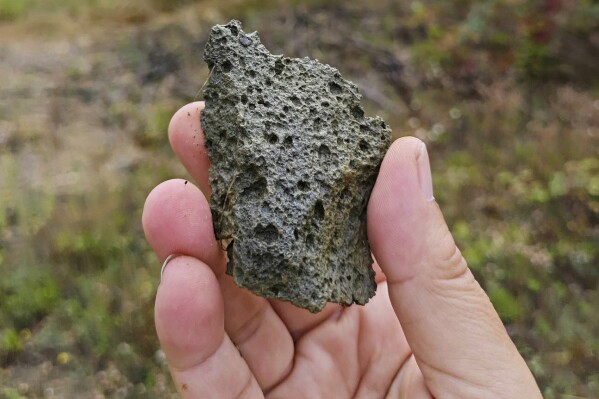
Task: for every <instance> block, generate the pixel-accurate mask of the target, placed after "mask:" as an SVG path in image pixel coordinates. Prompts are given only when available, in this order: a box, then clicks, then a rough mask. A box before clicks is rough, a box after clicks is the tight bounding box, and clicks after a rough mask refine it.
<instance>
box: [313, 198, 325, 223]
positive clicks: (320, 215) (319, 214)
mask: <svg viewBox="0 0 599 399" xmlns="http://www.w3.org/2000/svg"><path fill="white" fill-rule="evenodd" d="M314 217H315V218H316V219H318V220H322V219H324V205H323V204H322V201H320V200H318V201H316V205H315V206H314Z"/></svg>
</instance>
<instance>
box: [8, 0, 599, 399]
mask: <svg viewBox="0 0 599 399" xmlns="http://www.w3.org/2000/svg"><path fill="white" fill-rule="evenodd" d="M598 10H599V9H598V8H597V6H596V5H595V4H594V3H593V2H584V1H583V2H577V3H576V4H573V3H572V4H570V3H569V4H567V5H564V6H563V7H562V8H561V9H560V10H559V11H557V12H556V13H555V14H544V13H543V12H541V11H540V10H538V9H536V8H535V6H534V4H533V3H532V2H528V1H517V2H508V1H504V0H498V1H494V2H483V3H481V2H471V1H463V0H459V1H458V0H454V1H449V2H445V3H438V2H432V1H418V2H411V3H410V4H407V3H406V4H405V5H403V4H402V5H397V4H396V2H391V1H389V2H386V1H382V2H374V1H372V2H371V1H366V2H363V3H360V4H352V5H350V4H341V3H340V4H338V5H337V6H335V7H331V6H329V5H326V4H324V3H323V2H319V1H310V2H308V3H303V2H295V1H293V2H285V1H272V2H269V3H268V7H265V6H264V3H260V2H239V1H232V0H231V1H230V0H227V1H221V2H213V1H205V2H202V3H201V4H196V3H189V2H186V1H177V2H164V1H161V0H154V1H151V2H146V3H142V2H134V1H128V2H115V1H112V0H98V1H86V2H76V1H70V0H69V1H58V0H51V1H42V0H23V1H22V2H18V1H17V2H14V1H3V0H0V29H1V30H2V32H3V35H2V39H1V40H0V45H2V46H8V47H9V48H10V49H11V51H7V52H6V53H5V54H6V56H5V58H4V59H3V63H2V64H0V94H2V95H0V143H1V145H2V146H3V148H6V149H7V150H6V151H2V152H0V271H1V272H2V275H3V276H5V278H3V279H2V280H0V307H1V310H2V311H1V312H0V385H1V386H3V388H2V390H0V398H41V397H48V396H50V397H52V395H51V394H53V395H54V396H56V397H101V396H103V397H131V398H133V397H142V398H155V397H156V398H158V397H160V398H163V397H175V396H174V390H173V387H172V385H171V384H170V382H169V381H170V380H169V377H168V371H167V369H166V366H165V360H164V356H163V354H162V353H161V352H160V350H159V347H158V344H157V340H156V337H155V333H154V328H153V319H152V311H153V300H154V295H155V291H156V285H157V283H158V274H159V265H158V264H157V261H156V260H155V259H154V256H153V254H152V253H151V251H150V249H149V247H148V245H147V244H146V242H145V240H144V238H143V233H142V231H141V226H140V216H141V209H142V206H143V201H144V199H145V196H146V194H147V193H148V192H149V191H150V190H151V189H152V188H153V187H154V185H156V184H157V183H158V182H160V181H162V180H164V179H167V178H170V177H173V176H186V174H185V172H184V171H183V169H182V167H181V166H180V165H178V163H177V162H176V161H175V160H174V155H173V154H172V152H171V151H170V149H169V148H168V140H167V137H166V134H165V131H166V127H167V125H168V121H169V118H170V115H171V114H172V113H173V112H174V111H175V110H176V109H177V108H178V107H179V106H180V105H182V104H184V103H185V102H187V101H191V100H192V99H194V98H195V96H196V94H197V90H198V89H199V87H200V86H201V85H202V84H203V82H204V81H205V78H206V75H207V73H208V70H207V68H205V67H204V66H202V62H201V61H200V58H201V50H202V45H203V40H205V37H206V34H207V29H208V28H209V27H210V26H211V24H213V23H216V22H222V21H223V20H225V19H227V18H229V17H238V18H241V19H242V20H243V21H244V22H245V23H246V25H247V26H248V27H249V29H259V30H260V31H261V33H262V37H263V41H264V42H265V44H266V45H267V46H268V47H269V48H271V49H272V50H273V51H274V52H279V53H285V54H288V55H301V56H303V55H311V56H317V57H318V58H319V59H321V60H322V61H324V62H327V63H329V64H331V65H334V66H336V67H339V69H340V70H341V71H342V73H343V74H344V75H346V76H349V77H351V78H352V79H353V80H354V81H356V82H357V83H358V84H360V85H361V86H362V87H365V88H366V89H367V90H363V92H364V93H365V101H366V106H367V109H368V110H369V112H371V113H377V114H380V115H382V116H384V117H385V119H386V120H387V121H388V122H389V123H390V124H391V125H392V127H393V130H394V132H395V135H396V136H400V135H407V134H410V135H416V136H418V137H420V138H422V139H424V140H425V141H427V145H428V147H429V152H430V154H431V160H432V163H433V171H434V176H433V178H434V183H435V196H436V198H437V200H438V202H439V203H440V205H441V207H442V209H443V211H444V214H445V216H446V219H447V221H448V224H449V225H450V228H451V230H452V232H453V234H454V236H455V238H456V241H457V242H458V244H459V246H460V248H461V249H462V252H463V254H464V256H465V257H466V259H467V260H468V262H469V264H470V267H471V268H472V270H473V271H474V273H475V275H476V276H477V278H478V279H479V281H480V282H481V284H482V285H483V287H485V289H486V290H487V292H488V293H489V295H490V297H491V300H492V301H493V303H494V305H495V306H496V308H497V310H498V312H499V313H500V316H501V317H502V320H503V321H504V323H505V325H506V328H507V329H508V331H509V332H510V334H511V336H512V338H513V339H514V341H515V342H516V344H517V345H518V348H519V349H520V351H521V352H522V353H523V355H524V356H525V359H526V360H527V362H528V364H529V366H530V367H531V369H532V370H533V372H534V374H535V376H536V377H537V379H538V381H539V383H540V385H541V387H542V389H543V392H544V395H545V397H546V398H570V397H588V398H590V397H597V396H599V372H598V371H597V370H599V363H598V362H597V359H598V358H599V355H598V354H599V337H597V334H596V332H597V331H599V321H598V319H597V318H596V317H595V314H594V313H596V309H597V308H598V307H599V292H598V290H597V282H598V281H599V271H598V270H599V269H597V265H598V264H599V237H598V235H597V234H598V233H597V226H598V225H599V162H598V161H597V159H599V154H598V153H597V148H598V146H597V144H598V141H599V102H597V100H596V98H598V95H599V81H598V79H597V76H596V73H594V72H593V69H592V68H591V67H589V65H596V62H595V61H596V58H597V57H596V54H598V53H594V52H592V51H589V49H592V48H593V47H592V46H593V43H592V41H591V40H590V39H589V38H590V37H592V34H597V32H598V31H599V27H598V26H597V21H598V20H599V19H597V18H592V16H594V15H597V12H598ZM339 15H341V16H339ZM532 16H534V17H535V18H533V19H531V18H532ZM544 18H545V19H546V20H545V25H543V24H541V25H536V24H533V23H532V22H531V21H541V22H542V21H544ZM333 20H334V21H335V22H334V23H332V22H331V21H333ZM90 21H93V22H94V23H93V25H94V26H93V29H91V28H90V30H87V29H86V30H82V29H83V27H84V26H86V25H90ZM42 22H43V23H42ZM44 24H45V25H44ZM38 25H39V26H38ZM32 26H33V28H32ZM547 29H549V33H550V35H549V37H550V39H549V40H547V41H543V40H540V39H539V37H541V36H542V35H541V33H543V34H545V33H546V32H545V30H547ZM25 31H27V32H25ZM46 31H51V33H49V34H48V35H46V34H44V35H42V33H43V32H46ZM40 32H41V33H40ZM356 32H358V33H359V35H361V36H360V37H359V38H362V39H364V41H365V42H366V43H367V44H368V46H370V47H368V46H367V47H364V45H363V44H360V43H361V42H354V41H352V40H349V39H348V38H352V37H354V38H355V35H357V34H358V33H356ZM81 33H85V35H83V36H85V37H84V40H83V39H81V40H80V39H78V40H79V41H76V42H75V41H68V40H65V39H64V38H67V39H68V38H72V37H73V34H76V35H77V36H78V37H79V36H81V35H80V34H81ZM10 35H13V36H10ZM32 35H33V39H32ZM540 35H541V36H540ZM42 37H43V38H45V39H46V40H45V41H44V48H41V47H39V46H38V45H37V44H36V43H37V42H38V41H39V40H38V39H39V38H42ZM65 42H66V43H67V44H66V45H65V44H64V43H65ZM356 43H357V44H356ZM17 44H18V46H17ZM10 46H12V47H10ZM360 46H362V47H360ZM8 47H7V48H8ZM383 50H384V51H383ZM44 51H45V52H44ZM52 51H60V52H61V53H60V54H61V55H60V57H52V55H53V53H52ZM15 54H18V56H15ZM580 54H583V55H584V56H580ZM381 60H384V61H385V62H387V63H388V62H391V61H392V62H395V64H394V65H396V64H397V65H403V67H404V69H402V73H401V74H400V75H399V77H398V76H396V75H393V74H390V73H389V71H387V70H385V69H384V65H388V64H385V63H384V62H381ZM395 70H397V69H395ZM93 395H95V396H93Z"/></svg>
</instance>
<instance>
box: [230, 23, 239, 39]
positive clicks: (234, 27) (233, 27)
mask: <svg viewBox="0 0 599 399" xmlns="http://www.w3.org/2000/svg"><path fill="white" fill-rule="evenodd" d="M227 28H229V30H230V31H231V33H232V34H233V36H237V35H238V34H239V29H237V27H236V26H235V25H231V26H227Z"/></svg>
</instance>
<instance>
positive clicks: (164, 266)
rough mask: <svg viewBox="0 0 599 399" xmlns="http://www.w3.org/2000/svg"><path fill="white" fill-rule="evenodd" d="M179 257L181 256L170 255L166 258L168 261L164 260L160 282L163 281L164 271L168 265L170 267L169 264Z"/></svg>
mask: <svg viewBox="0 0 599 399" xmlns="http://www.w3.org/2000/svg"><path fill="white" fill-rule="evenodd" d="M177 256H179V254H170V255H169V256H167V257H166V259H165V260H164V263H163V264H162V268H161V269H160V280H161V281H162V275H163V274H164V269H166V265H168V263H169V262H170V261H171V260H173V259H175V258H176V257H177Z"/></svg>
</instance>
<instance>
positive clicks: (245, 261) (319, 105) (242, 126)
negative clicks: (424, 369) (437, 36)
mask: <svg viewBox="0 0 599 399" xmlns="http://www.w3.org/2000/svg"><path fill="white" fill-rule="evenodd" d="M204 59H205V61H206V62H207V63H208V66H209V67H210V71H211V72H210V76H209V80H208V82H207V84H206V88H205V91H204V98H205V100H206V108H205V109H204V111H203V112H202V127H203V130H204V134H205V136H206V146H207V149H208V155H209V158H210V161H211V167H210V183H211V186H212V197H211V208H212V216H213V221H214V231H215V233H216V237H217V238H218V239H222V240H224V242H226V243H228V247H227V253H228V255H229V263H228V266H227V273H228V274H230V275H231V276H233V278H234V280H235V282H236V283H237V285H239V286H240V287H245V288H247V289H249V290H251V291H253V292H254V293H256V294H258V295H261V296H264V297H269V298H278V299H282V300H285V301H290V302H293V303H294V304H295V305H297V306H301V307H303V308H306V309H309V310H310V311H312V312H317V311H319V310H321V309H322V308H323V307H324V305H325V304H326V303H327V302H329V301H330V302H337V303H342V304H346V305H350V304H352V303H358V304H365V303H366V302H368V300H369V298H371V297H372V296H373V295H374V293H375V290H376V284H375V281H374V272H373V270H372V267H371V265H372V258H371V255H370V247H369V246H368V241H367V238H366V205H367V202H368V198H369V196H370V192H371V190H372V186H373V185H374V182H375V179H376V175H377V172H378V168H379V166H380V163H381V160H382V158H383V155H384V153H385V151H386V149H387V148H388V146H389V144H390V129H389V127H388V126H387V124H385V122H384V121H383V120H382V119H380V118H378V117H376V118H368V117H365V116H364V111H363V110H362V108H361V106H360V98H361V96H360V94H359V93H358V89H357V87H356V86H355V85H354V84H353V83H351V82H348V81H346V80H343V79H342V77H341V75H340V73H339V71H337V70H336V69H335V68H332V67H330V66H329V65H324V64H321V63H319V62H318V61H315V60H311V59H308V58H303V59H294V58H287V57H283V56H278V55H272V54H270V52H269V51H268V50H267V49H266V48H265V47H264V46H263V45H262V44H261V43H260V39H259V37H258V36H257V34H256V33H255V32H254V33H250V34H246V33H244V32H243V30H242V27H241V23H240V22H239V21H231V22H229V23H228V24H226V25H216V26H215V27H213V28H212V32H211V34H210V38H209V40H208V43H207V45H206V49H205V52H204Z"/></svg>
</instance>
